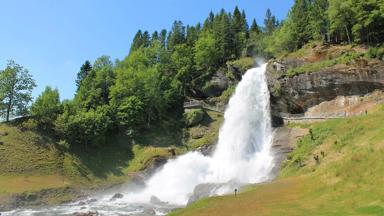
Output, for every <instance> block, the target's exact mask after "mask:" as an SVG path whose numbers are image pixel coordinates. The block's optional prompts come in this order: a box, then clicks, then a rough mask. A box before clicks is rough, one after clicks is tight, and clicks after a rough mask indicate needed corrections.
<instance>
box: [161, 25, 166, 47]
mask: <svg viewBox="0 0 384 216" xmlns="http://www.w3.org/2000/svg"><path fill="white" fill-rule="evenodd" d="M159 40H160V44H161V46H162V47H165V46H166V44H167V30H166V29H163V30H161V31H160V36H159Z"/></svg>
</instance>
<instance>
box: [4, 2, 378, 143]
mask: <svg viewBox="0 0 384 216" xmlns="http://www.w3.org/2000/svg"><path fill="white" fill-rule="evenodd" d="M247 20H249V19H247V15H246V13H245V11H244V10H240V9H239V8H238V7H236V8H235V9H234V10H233V11H231V12H227V11H225V10H221V11H220V12H219V13H213V12H210V13H209V15H208V17H207V18H206V19H205V21H204V22H203V23H197V24H196V25H184V24H183V22H182V21H175V22H174V23H173V25H172V29H170V30H166V29H162V30H159V31H155V32H148V31H145V30H139V31H138V32H137V33H136V35H135V37H134V39H133V41H132V45H131V49H130V50H129V53H128V55H127V56H126V57H125V58H124V59H122V60H111V59H110V57H108V56H101V57H99V58H98V59H96V60H95V61H94V62H90V61H85V62H84V64H83V65H82V66H81V68H80V70H79V72H78V74H77V79H76V86H77V91H76V93H75V95H74V98H73V99H72V100H64V101H61V100H60V94H59V92H58V90H57V89H54V88H52V87H49V86H48V87H46V89H45V90H44V91H43V92H42V93H41V94H40V95H39V96H38V97H37V98H36V100H34V101H33V99H32V96H31V92H32V90H33V88H34V87H35V86H36V83H35V81H34V80H33V77H32V76H31V75H30V74H29V72H28V70H27V69H25V68H24V67H23V66H21V65H19V64H17V63H15V62H14V61H9V62H8V64H7V66H6V68H5V69H3V70H0V115H1V116H2V117H3V119H5V120H6V121H10V120H12V119H14V118H16V117H17V118H18V117H23V116H25V118H26V119H27V120H26V121H25V122H24V124H25V125H26V126H28V128H30V129H33V130H43V131H45V132H46V133H50V134H54V136H55V137H57V138H58V139H60V140H64V141H65V143H66V147H67V148H85V149H87V148H97V147H98V146H100V145H104V144H105V143H106V139H107V137H108V136H111V135H114V134H125V135H127V136H128V137H130V138H131V139H135V137H137V136H140V134H141V132H143V131H145V130H147V129H149V128H151V127H152V126H153V124H154V123H155V122H158V121H163V120H167V119H174V120H176V121H183V102H184V101H185V100H188V99H191V98H198V99H205V98H207V97H208V94H207V92H208V91H209V90H210V88H211V87H212V86H211V83H210V80H211V78H212V76H213V75H214V74H215V72H216V71H218V70H220V69H222V68H224V69H225V68H226V67H227V63H228V62H231V61H234V60H238V59H240V58H242V57H256V56H262V57H264V58H265V59H270V58H276V57H279V56H282V55H285V54H287V53H290V52H293V51H296V50H298V49H300V48H302V47H303V46H305V45H306V44H308V43H310V42H312V41H321V42H322V43H323V44H329V45H332V44H351V45H364V46H367V47H370V50H371V52H370V53H371V54H372V56H373V57H378V58H383V56H384V48H383V42H384V0H365V1H362V0H345V1H338V0H296V1H295V3H294V5H293V7H292V8H291V10H290V12H289V14H288V16H287V18H286V19H285V20H277V19H276V17H275V16H274V15H273V13H272V11H271V10H267V11H266V15H265V19H264V20H263V21H262V22H260V23H262V24H260V23H258V22H257V21H256V20H255V19H253V20H252V22H250V23H248V21H247Z"/></svg>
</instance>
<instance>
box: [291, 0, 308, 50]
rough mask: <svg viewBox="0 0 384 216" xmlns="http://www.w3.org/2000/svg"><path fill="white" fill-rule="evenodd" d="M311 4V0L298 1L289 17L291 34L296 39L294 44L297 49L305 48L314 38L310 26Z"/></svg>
mask: <svg viewBox="0 0 384 216" xmlns="http://www.w3.org/2000/svg"><path fill="white" fill-rule="evenodd" d="M310 4H311V3H310V0H296V1H295V4H294V5H293V7H292V9H291V12H290V13H289V16H288V19H289V20H290V22H291V26H290V28H291V29H290V34H293V36H292V37H293V38H295V41H294V44H295V47H296V48H297V49H299V48H301V47H302V46H304V44H306V43H307V42H308V41H309V40H311V37H312V33H311V28H310V25H309V21H310V19H309V18H310V7H311V5H310Z"/></svg>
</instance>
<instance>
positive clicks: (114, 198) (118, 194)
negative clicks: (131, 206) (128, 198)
mask: <svg viewBox="0 0 384 216" xmlns="http://www.w3.org/2000/svg"><path fill="white" fill-rule="evenodd" d="M123 197H124V195H123V194H121V193H116V194H115V195H113V196H112V198H111V199H110V201H114V200H117V199H121V198H123Z"/></svg>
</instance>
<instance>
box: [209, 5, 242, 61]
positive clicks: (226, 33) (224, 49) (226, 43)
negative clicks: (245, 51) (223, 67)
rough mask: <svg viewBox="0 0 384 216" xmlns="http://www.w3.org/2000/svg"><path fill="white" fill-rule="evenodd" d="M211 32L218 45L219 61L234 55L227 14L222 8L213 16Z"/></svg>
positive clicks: (234, 49)
mask: <svg viewBox="0 0 384 216" xmlns="http://www.w3.org/2000/svg"><path fill="white" fill-rule="evenodd" d="M213 34H214V36H215V41H216V44H217V47H218V50H219V52H218V54H217V55H218V56H219V59H220V60H221V63H225V62H226V61H227V60H229V59H233V58H235V57H236V54H237V53H236V44H235V43H236V42H235V40H236V39H235V35H234V32H233V28H232V25H231V20H230V17H229V15H228V14H227V13H226V12H225V11H224V9H222V10H221V11H220V14H219V15H217V16H216V17H215V20H214V23H213Z"/></svg>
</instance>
